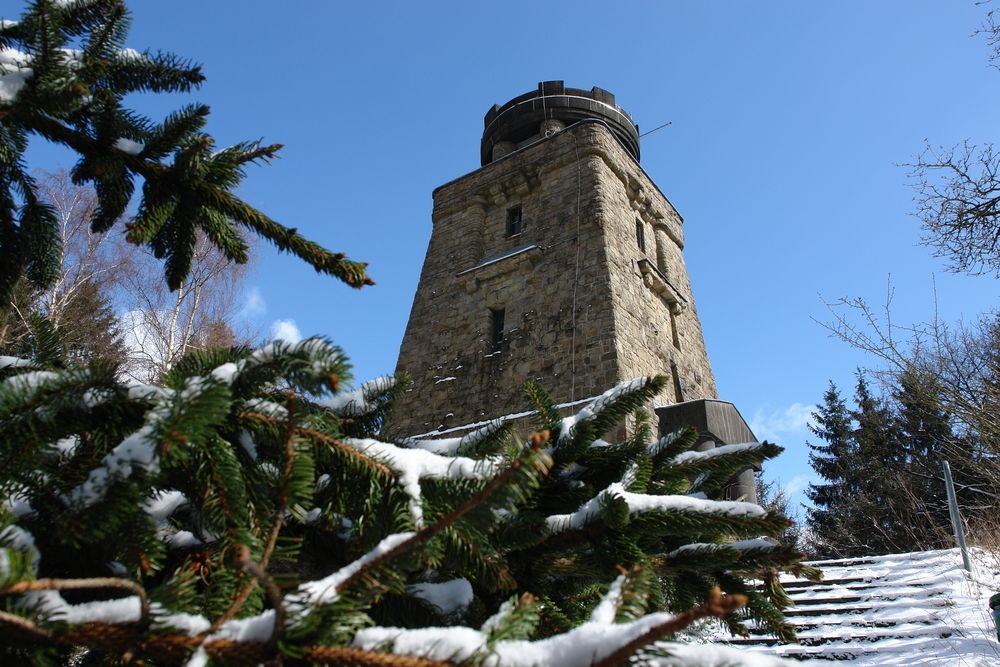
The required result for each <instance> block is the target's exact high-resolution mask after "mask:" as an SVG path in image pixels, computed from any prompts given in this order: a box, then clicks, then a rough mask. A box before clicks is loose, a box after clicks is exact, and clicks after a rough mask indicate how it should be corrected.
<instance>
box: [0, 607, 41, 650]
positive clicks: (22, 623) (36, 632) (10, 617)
mask: <svg viewBox="0 0 1000 667" xmlns="http://www.w3.org/2000/svg"><path fill="white" fill-rule="evenodd" d="M0 624H4V625H8V626H12V627H14V628H17V631H18V632H21V633H23V634H25V635H27V636H28V637H29V638H30V639H31V640H32V641H34V642H37V643H39V644H42V645H48V646H50V645H52V644H53V643H54V638H53V636H52V634H51V633H49V632H46V631H45V630H43V629H42V628H40V627H38V626H37V625H35V624H34V623H32V622H31V621H29V620H28V619H26V618H24V617H22V616H17V615H16V614H10V613H7V612H5V611H0Z"/></svg>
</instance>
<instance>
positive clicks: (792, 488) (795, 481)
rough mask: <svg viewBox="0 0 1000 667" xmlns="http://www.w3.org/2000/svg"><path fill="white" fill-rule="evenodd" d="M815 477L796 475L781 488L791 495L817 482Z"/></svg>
mask: <svg viewBox="0 0 1000 667" xmlns="http://www.w3.org/2000/svg"><path fill="white" fill-rule="evenodd" d="M815 477H816V476H815V475H796V476H795V477H793V478H792V481H790V482H788V483H787V484H783V485H782V487H781V488H782V489H784V491H785V493H786V494H787V495H788V496H789V497H791V496H794V495H795V494H797V493H801V492H802V491H804V490H805V488H806V487H807V486H809V485H810V484H812V483H813V482H815V481H816V479H815Z"/></svg>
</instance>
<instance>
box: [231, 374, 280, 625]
mask: <svg viewBox="0 0 1000 667" xmlns="http://www.w3.org/2000/svg"><path fill="white" fill-rule="evenodd" d="M294 397H295V395H294V394H293V393H292V392H289V393H288V400H287V402H286V405H287V408H286V409H287V411H288V416H287V419H286V423H287V429H286V435H285V462H284V466H283V468H282V483H281V493H280V495H279V498H278V505H277V507H275V510H274V518H273V523H272V524H271V531H270V533H269V534H268V537H267V543H266V544H265V545H264V550H263V552H262V553H261V557H260V563H259V564H258V563H254V562H253V561H252V560H251V559H250V550H249V548H248V547H247V546H246V545H239V546H238V547H237V551H236V562H237V563H238V564H239V565H240V567H241V568H242V569H244V570H247V571H248V572H250V574H252V575H253V576H254V579H252V580H250V581H248V582H247V583H246V584H244V585H243V588H242V589H240V591H239V593H237V594H236V597H235V598H234V599H233V603H232V604H231V605H229V608H228V609H226V611H225V612H223V614H222V615H221V616H219V618H217V619H215V621H214V622H213V623H212V629H213V630H215V629H218V628H219V626H221V625H222V624H223V623H225V622H226V621H228V620H229V619H231V618H233V617H234V616H235V615H236V614H238V613H239V612H240V610H241V609H242V608H243V605H244V604H246V601H247V599H248V598H249V597H250V594H251V593H252V592H253V589H254V587H255V586H256V585H257V582H258V581H259V582H260V584H261V585H262V586H264V590H265V591H266V592H267V595H268V598H269V599H271V604H272V605H274V608H275V610H276V611H275V616H276V617H275V630H274V631H275V633H277V632H279V629H278V628H279V623H278V618H277V615H278V613H279V612H278V611H277V610H279V609H280V610H281V611H280V615H281V621H282V622H281V626H283V625H284V616H285V611H284V607H283V606H282V605H281V591H280V590H279V589H278V588H277V586H275V585H274V582H273V581H272V580H271V578H270V577H269V576H268V574H267V566H268V564H269V563H270V560H271V554H272V553H274V548H275V546H276V545H277V544H278V537H279V536H280V535H281V528H282V526H284V523H285V512H286V511H287V510H288V493H287V490H286V488H285V485H286V484H287V481H288V477H289V475H290V474H291V472H292V457H293V456H294V455H295V418H294V415H295V401H294ZM255 414H256V413H255ZM269 586H270V587H269ZM272 589H273V590H272ZM273 641H277V639H274V640H273Z"/></svg>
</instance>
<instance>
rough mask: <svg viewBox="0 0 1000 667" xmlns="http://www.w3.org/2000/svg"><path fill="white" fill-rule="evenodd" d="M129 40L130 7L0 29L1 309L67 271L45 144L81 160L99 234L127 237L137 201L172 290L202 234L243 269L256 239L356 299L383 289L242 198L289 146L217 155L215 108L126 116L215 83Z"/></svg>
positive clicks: (39, 9)
mask: <svg viewBox="0 0 1000 667" xmlns="http://www.w3.org/2000/svg"><path fill="white" fill-rule="evenodd" d="M128 26H129V15H128V12H127V10H126V8H125V4H124V3H123V2H122V1H121V0H73V1H71V2H65V1H58V2H57V1H55V0H38V1H36V2H32V3H30V4H29V5H28V7H27V9H26V11H25V13H24V15H23V16H22V17H21V18H20V20H18V21H3V22H2V23H0V76H2V77H3V83H4V85H3V86H2V87H0V302H6V301H7V299H8V298H9V296H10V294H11V292H12V290H13V289H14V285H15V284H16V283H17V281H18V279H19V278H21V277H22V276H23V277H26V278H27V279H28V280H29V281H30V282H31V283H32V284H33V285H34V286H35V287H36V288H44V287H46V286H47V285H48V284H49V283H50V282H51V281H52V280H53V279H54V278H55V276H56V272H57V271H58V256H59V243H60V239H59V233H58V224H57V221H56V219H55V215H54V212H53V210H52V206H51V205H50V204H49V203H48V202H46V201H45V199H44V198H43V197H42V196H41V195H40V194H39V190H38V187H37V186H36V184H35V181H34V179H33V178H32V176H31V174H30V173H29V170H28V167H27V165H26V163H25V155H26V151H27V150H28V146H29V144H30V141H31V139H32V138H40V139H44V140H47V141H50V142H53V143H56V144H59V145H62V146H65V147H67V148H69V149H70V150H72V151H74V152H75V153H76V154H77V155H78V156H79V159H78V161H77V163H76V165H75V166H74V167H73V170H72V177H73V180H74V182H76V183H92V184H93V185H94V187H95V189H96V191H97V195H98V198H99V202H100V205H99V207H98V210H97V212H96V214H95V216H94V218H93V220H92V221H91V226H92V228H93V229H94V230H95V231H98V232H106V231H108V230H109V229H111V228H112V227H113V226H114V225H115V224H117V223H118V221H119V220H120V219H121V218H122V216H123V215H124V213H125V212H126V208H127V207H128V206H129V204H130V202H132V201H133V195H135V198H137V199H138V208H137V213H136V214H135V215H134V216H133V217H132V219H131V221H130V222H129V223H128V224H127V225H126V228H127V231H128V239H129V240H130V241H131V242H133V243H136V244H141V245H145V246H147V247H148V248H150V250H152V252H153V253H154V254H155V255H156V257H157V258H160V259H163V260H164V273H165V278H166V281H167V283H168V285H169V286H170V287H171V289H176V288H177V287H178V286H179V285H180V284H181V282H182V281H183V280H184V278H185V277H186V276H187V274H188V272H189V271H190V268H191V259H192V252H193V249H194V247H195V243H196V240H197V235H198V233H199V232H202V233H204V234H205V236H206V237H207V238H208V239H209V240H210V241H211V242H212V243H213V244H214V245H215V246H216V247H218V248H219V249H220V251H222V252H223V254H224V255H225V256H226V257H227V258H228V259H229V260H230V261H234V262H245V261H246V260H247V244H246V242H245V241H244V240H243V237H242V234H243V233H245V232H252V233H254V234H257V235H259V236H261V237H262V238H264V239H266V240H267V241H269V242H270V243H272V244H274V245H275V246H277V247H278V248H279V249H280V250H283V251H288V252H291V253H293V254H295V255H296V256H298V257H299V258H301V259H303V260H304V261H306V262H307V263H309V264H310V265H311V266H313V267H314V268H315V269H316V270H317V271H320V272H323V273H327V274H330V275H333V276H336V277H337V278H340V279H341V280H343V281H344V282H346V283H347V284H349V285H352V286H355V287H360V286H362V285H365V284H370V283H371V280H370V279H369V278H368V276H367V275H366V273H365V267H364V264H360V263H358V262H353V261H350V260H348V259H346V258H345V257H344V256H343V255H341V254H334V253H331V252H329V251H327V250H325V249H324V248H322V247H320V246H319V245H317V244H315V243H313V242H311V241H308V240H307V239H305V238H304V237H302V236H301V235H300V234H298V232H297V231H296V230H295V229H293V228H288V227H285V226H283V225H281V224H279V223H277V222H275V221H274V220H271V219H270V218H268V217H267V216H266V215H264V214H263V213H261V212H260V211H258V210H257V209H255V208H254V207H252V206H250V205H248V204H247V203H246V202H244V201H242V200H241V199H240V198H239V197H237V196H236V195H235V194H234V191H235V189H236V188H237V187H238V186H239V184H240V182H241V181H242V180H243V178H244V175H245V174H244V171H245V168H246V167H247V165H250V164H254V163H260V162H268V161H270V160H271V159H272V158H274V157H275V155H276V153H277V152H278V150H279V149H280V148H281V146H280V145H277V144H271V145H263V144H261V143H260V142H243V143H239V144H236V145H233V146H229V147H225V148H219V147H217V146H216V145H215V141H214V139H213V138H212V136H211V135H210V134H208V133H207V132H205V125H206V122H207V120H208V115H209V108H208V107H207V106H205V105H199V104H195V105H190V106H186V107H184V108H182V109H179V110H178V111H176V112H174V113H172V114H170V115H169V116H168V117H167V118H165V119H164V120H163V121H160V122H157V121H154V120H153V119H151V118H147V117H145V116H143V115H142V114H139V113H137V112H136V111H135V110H133V109H129V108H127V107H126V106H125V105H124V102H125V98H126V96H128V95H129V94H131V93H141V92H154V93H155V92H177V91H188V90H191V89H192V88H194V87H196V86H198V85H199V84H200V83H201V82H202V81H203V80H204V76H203V75H202V73H201V68H200V67H198V66H196V65H193V64H191V63H189V62H186V61H184V60H182V59H180V58H178V57H177V56H175V55H173V54H170V53H153V52H150V51H145V52H142V53H139V52H137V51H135V50H133V49H129V48H126V45H125V40H126V36H127V34H128ZM140 183H141V189H139V191H138V192H136V190H137V187H136V186H137V185H139V184H140Z"/></svg>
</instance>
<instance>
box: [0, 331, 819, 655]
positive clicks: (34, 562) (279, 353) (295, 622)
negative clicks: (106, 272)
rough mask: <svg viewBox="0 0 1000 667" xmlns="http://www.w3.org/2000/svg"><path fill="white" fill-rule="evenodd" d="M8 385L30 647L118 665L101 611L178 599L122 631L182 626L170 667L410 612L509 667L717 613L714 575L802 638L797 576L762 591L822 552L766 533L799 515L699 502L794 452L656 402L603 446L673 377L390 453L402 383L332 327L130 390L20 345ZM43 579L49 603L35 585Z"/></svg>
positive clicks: (405, 619)
mask: <svg viewBox="0 0 1000 667" xmlns="http://www.w3.org/2000/svg"><path fill="white" fill-rule="evenodd" d="M0 377H2V378H3V379H2V380H0V429H2V430H3V432H4V433H5V435H9V436H10V437H5V438H4V440H3V443H2V445H0V469H2V470H3V474H2V475H0V494H2V497H3V498H6V499H7V500H6V502H5V504H4V505H3V508H4V509H3V510H2V511H0V526H2V528H0V549H2V550H3V551H2V553H3V558H2V559H0V563H2V565H3V566H2V568H0V577H2V583H0V605H2V607H0V639H2V640H3V641H2V643H3V644H4V645H5V646H8V647H9V648H6V649H2V650H3V651H7V653H6V654H5V655H7V657H9V658H11V659H14V658H15V657H17V658H19V659H20V658H24V657H25V656H27V657H28V658H29V659H31V660H35V661H39V663H40V664H54V663H57V662H59V661H61V660H64V659H65V658H66V656H67V655H68V654H67V652H66V649H65V647H63V648H60V646H63V644H64V643H65V642H66V641H67V640H65V639H60V638H61V637H68V636H69V635H67V634H66V633H75V634H73V635H72V636H73V637H75V639H74V640H72V641H69V642H68V643H70V644H73V643H76V644H82V645H84V646H89V647H90V648H91V650H92V652H91V654H90V655H92V656H95V657H96V656H100V655H104V653H103V652H106V654H107V656H112V655H117V654H119V651H120V650H122V649H120V648H119V647H118V646H117V645H116V644H114V642H113V641H111V640H110V639H108V638H107V637H104V636H98V635H95V634H94V633H93V632H91V631H90V629H91V628H95V627H97V626H94V623H97V622H99V621H101V620H102V619H103V618H104V616H102V612H101V611H100V606H98V607H88V604H90V603H91V602H96V601H108V600H111V599H113V598H120V597H122V595H123V593H124V594H126V595H134V594H135V592H136V591H142V593H143V596H144V598H145V599H147V600H149V601H151V602H152V603H153V604H152V605H151V606H150V605H149V604H145V605H143V604H140V605H139V606H138V607H133V611H132V612H129V613H128V614H126V620H128V621H130V623H131V625H127V626H122V627H123V628H124V627H128V628H131V630H126V632H139V633H141V634H143V633H145V634H147V635H148V636H149V637H150V638H157V639H156V640H155V641H152V643H147V644H144V646H146V648H144V649H142V650H143V651H144V652H146V653H147V655H146V657H147V659H149V660H152V661H154V662H156V661H167V662H169V660H170V658H169V656H170V655H174V656H176V655H187V654H191V653H192V652H195V651H200V650H207V651H208V653H209V654H211V655H217V656H219V657H220V658H221V656H223V655H228V656H229V658H230V659H235V658H234V656H235V655H236V654H235V653H226V651H233V650H236V649H227V648H226V647H227V646H230V644H227V643H226V642H227V641H228V638H231V637H233V636H237V633H238V630H237V628H239V627H244V626H246V625H247V624H251V625H254V624H255V625H256V626H258V627H260V628H263V629H261V630H259V631H258V632H257V633H256V634H253V635H252V636H251V637H249V638H244V639H242V640H240V641H239V642H237V644H238V645H239V646H243V648H240V649H239V651H244V652H245V651H250V654H252V655H256V656H262V657H259V658H257V659H260V660H263V659H265V658H266V656H268V655H272V656H273V655H277V654H278V653H281V654H284V655H286V656H289V657H291V656H300V657H301V656H304V655H306V654H310V655H312V653H310V652H311V651H312V652H316V651H327V650H333V648H329V647H346V646H347V645H348V644H351V643H353V644H354V645H355V646H359V645H360V646H368V644H367V643H366V642H367V641H369V639H366V638H368V637H370V636H372V635H371V633H376V634H377V633H379V632H383V631H385V630H386V628H385V626H386V625H392V626H396V627H398V628H403V627H409V628H414V629H415V630H416V629H417V628H427V627H433V626H442V625H455V624H458V625H461V624H472V625H473V627H478V626H481V629H480V630H473V629H471V628H467V629H466V631H468V632H473V633H476V634H475V636H476V637H479V638H480V639H479V640H477V641H481V646H480V648H479V649H477V650H478V651H481V652H482V655H486V654H488V653H489V652H490V651H501V652H502V651H503V650H509V649H507V648H505V647H508V646H513V644H512V643H511V642H514V641H516V640H518V641H529V642H537V641H539V640H541V639H543V638H545V637H555V636H559V635H561V634H562V633H567V632H570V633H572V632H576V630H574V628H577V627H578V626H579V627H583V626H586V624H588V623H602V624H608V623H610V624H614V625H615V626H616V627H618V626H620V627H621V628H622V631H623V632H626V629H627V628H628V627H629V625H630V624H633V623H646V622H647V615H648V614H650V613H654V614H655V613H658V611H657V610H662V611H670V612H675V613H681V612H684V613H689V612H690V611H691V609H692V608H695V609H701V608H702V607H705V608H706V609H707V608H709V607H708V605H709V604H710V598H709V597H708V592H709V590H710V589H711V588H713V587H721V588H723V589H724V590H727V591H729V592H731V593H732V592H736V593H745V594H746V595H748V597H749V600H750V603H749V606H748V608H747V610H746V611H745V612H744V613H743V614H742V615H736V614H734V613H733V610H734V609H735V606H736V604H738V603H736V602H733V604H731V605H730V606H729V607H726V608H725V609H721V608H720V609H718V610H716V611H714V612H711V613H713V614H719V615H723V614H726V615H727V623H729V624H730V625H731V627H733V628H735V629H738V630H742V628H743V624H744V623H745V622H746V621H747V620H748V619H749V620H754V621H756V622H758V623H759V624H761V625H763V626H764V627H768V628H770V629H771V630H772V631H773V632H776V633H777V634H778V635H779V636H781V637H783V638H785V639H788V638H791V637H790V635H789V631H788V629H787V627H786V626H785V625H784V623H783V620H782V619H781V617H780V612H779V611H777V610H778V608H779V607H780V606H781V604H782V603H786V602H787V598H785V597H784V594H783V591H781V589H780V586H776V587H772V588H770V589H767V590H764V591H754V590H753V589H752V588H751V587H750V585H749V584H748V583H746V582H747V581H748V580H749V579H751V578H757V577H763V576H764V575H765V573H769V572H770V573H773V572H777V571H780V570H782V569H786V570H795V569H796V567H797V560H798V557H799V556H798V554H796V553H794V552H792V551H790V550H789V549H787V548H782V547H778V546H776V545H775V544H773V543H771V542H768V541H764V540H760V539H757V538H759V537H760V536H763V535H777V534H780V532H781V531H782V530H783V529H784V527H785V525H786V523H787V522H786V520H785V519H784V518H783V517H781V516H780V515H776V514H773V513H770V514H769V513H767V512H765V511H764V510H762V509H761V508H759V507H758V506H756V505H753V504H750V503H742V502H722V501H712V500H709V499H707V498H706V497H705V495H704V492H703V491H697V492H693V493H694V495H685V491H684V490H691V489H694V488H695V487H694V485H693V484H692V482H693V481H694V479H695V478H697V479H698V480H701V481H700V482H699V486H698V488H700V489H721V488H722V486H723V483H722V482H718V481H710V480H715V478H716V477H719V476H722V477H731V476H732V472H733V470H735V469H737V468H739V467H742V466H745V465H747V464H749V463H755V462H759V461H760V460H762V459H764V458H766V457H768V456H770V455H773V454H774V453H776V451H777V450H776V449H775V448H774V447H773V446H770V445H766V444H765V445H748V446H741V447H737V448H733V449H729V450H726V449H724V448H723V449H722V451H721V453H715V454H712V453H711V452H690V451H688V450H689V449H690V447H691V445H693V443H694V442H695V438H694V437H692V436H691V434H689V433H686V432H684V433H678V434H674V435H672V436H669V437H667V438H663V439H660V440H653V441H651V442H650V438H649V429H648V427H647V425H648V419H647V418H645V417H644V416H643V415H642V414H641V412H640V413H638V414H636V415H635V416H634V421H633V423H634V425H635V430H634V433H632V434H627V435H626V437H625V439H624V440H623V441H622V442H618V443H615V442H609V441H607V440H604V439H602V437H601V436H604V437H607V435H608V432H609V431H610V432H620V431H619V430H618V428H617V424H616V423H615V422H614V420H613V419H612V418H611V417H610V415H614V416H616V417H619V418H621V417H624V416H627V415H628V414H629V412H630V411H632V410H634V409H635V408H636V406H639V405H641V404H643V403H644V402H646V401H647V400H649V399H650V398H651V397H652V396H654V395H655V394H656V393H657V392H658V391H659V389H660V388H661V386H662V382H663V380H662V378H654V379H643V380H638V381H636V382H633V383H626V384H624V385H622V386H620V387H618V388H616V389H614V390H612V391H610V392H608V393H606V394H605V395H604V396H602V397H600V398H598V399H597V400H595V401H594V402H593V403H592V404H591V405H589V406H587V407H585V408H584V409H583V410H581V411H580V412H579V413H577V414H576V415H572V416H570V417H567V418H561V419H560V423H559V425H558V426H559V430H558V431H554V432H553V431H549V432H548V434H546V433H545V432H539V433H537V434H535V435H534V436H532V438H531V441H530V442H529V443H525V444H522V445H520V446H515V445H514V444H513V442H514V440H513V437H514V436H512V435H510V433H509V430H508V429H507V428H505V427H501V426H499V425H490V426H488V427H487V428H485V429H482V430H480V431H477V432H474V433H471V434H469V435H467V436H465V437H462V438H455V439H452V440H443V441H409V442H404V443H400V444H396V445H394V444H391V443H388V442H383V441H381V440H380V439H379V436H378V434H377V432H376V431H374V430H370V429H372V428H377V427H378V426H379V425H381V424H382V423H383V419H384V415H385V413H386V411H387V410H388V409H389V406H390V404H391V397H392V396H394V395H396V394H397V393H398V391H399V384H398V383H396V382H394V381H393V380H392V379H388V378H384V379H380V380H376V381H374V382H370V383H365V384H364V385H362V386H361V387H360V388H359V389H357V390H355V391H351V392H347V391H344V390H343V389H342V386H343V383H344V382H346V381H347V379H348V378H349V369H348V366H347V364H346V362H345V360H344V357H343V354H342V353H341V351H340V350H339V349H338V348H336V347H335V346H333V345H330V344H329V343H328V342H326V341H324V340H322V339H310V340H306V341H302V342H300V343H296V344H288V343H283V342H277V343H273V344H271V345H269V346H267V347H266V348H263V349H261V350H257V351H253V350H249V349H240V348H237V349H232V350H228V351H221V350H215V351H211V352H200V353H197V354H194V355H192V356H190V357H188V358H186V359H184V360H183V361H182V362H181V363H179V364H177V365H176V366H175V367H174V368H173V369H172V370H171V371H170V372H169V373H168V374H167V375H166V376H165V377H164V381H163V384H162V385H160V386H153V385H140V386H132V387H128V386H124V385H122V384H120V383H119V381H118V380H117V379H116V376H115V373H114V368H113V367H109V366H106V365H104V366H102V365H101V364H99V363H95V364H92V365H91V366H90V367H86V368H77V369H62V370H60V369H52V370H42V369H40V368H39V367H38V366H37V365H33V364H32V363H30V362H22V361H17V360H14V359H12V358H6V359H5V360H4V361H3V368H0ZM531 391H532V392H533V393H534V394H535V395H536V396H537V397H538V399H539V400H540V401H541V402H543V403H545V402H546V401H547V400H548V399H547V398H546V397H545V395H544V393H543V392H542V391H541V390H540V389H538V388H537V387H536V388H533V389H532V390H531ZM540 414H541V415H542V416H541V419H542V421H543V423H544V422H545V420H546V419H549V425H552V422H551V418H552V415H551V414H550V415H549V416H548V417H546V416H545V414H544V411H543V412H542V413H540ZM511 452H516V453H515V454H513V455H511ZM470 455H471V456H472V457H470ZM678 488H682V489H684V490H682V491H680V492H679V493H674V492H671V493H664V492H663V491H664V490H666V489H678ZM734 540H737V541H735V542H734ZM739 540H743V541H742V542H741V541H739ZM620 572H626V573H627V574H626V575H624V576H621V577H620V578H619V579H618V580H616V581H615V583H614V584H613V585H611V586H610V588H609V586H608V582H609V581H611V580H613V579H614V578H615V577H616V576H617V575H618V574H619V573H620ZM35 580H42V581H40V583H39V584H38V585H39V586H41V587H42V588H43V589H45V590H46V591H47V592H46V594H45V596H43V597H39V596H37V595H34V596H33V597H32V596H27V597H26V596H25V595H24V594H21V593H19V592H18V591H19V590H20V589H19V588H18V587H19V586H24V585H28V584H29V583H30V582H32V581H35ZM67 582H71V583H67ZM109 582H110V583H109ZM455 585H457V586H458V588H459V589H460V590H462V591H464V592H463V593H462V594H461V595H460V596H459V600H458V602H457V603H455V605H452V606H451V607H448V605H446V607H448V608H441V607H438V606H437V604H436V603H434V602H432V600H433V598H427V597H424V593H420V592H419V591H423V590H425V589H427V587H430V588H431V589H433V587H434V586H455ZM109 586H111V588H108V587H109ZM70 588H72V590H70ZM515 590H516V591H518V595H517V597H514V598H511V597H510V596H511V593H512V592H514V591H515ZM453 597H454V595H453ZM732 600H733V601H735V600H736V599H735V598H732ZM705 613H708V612H705ZM178 614H187V615H188V616H177V615H178ZM60 617H68V618H73V619H75V620H73V621H71V622H69V623H61V622H59V620H58V619H59V618H60ZM115 618H116V619H117V620H115V621H112V623H116V622H121V616H116V617H115ZM650 618H653V617H650ZM5 619H6V620H5ZM16 619H20V620H16ZM182 619H187V620H182ZM671 619H674V617H673V616H670V615H669V614H667V615H665V616H664V617H663V621H662V622H661V625H662V627H663V628H664V630H663V633H664V635H670V634H672V632H674V629H673V628H674V626H673V625H671V624H672V623H674V622H675V621H673V620H671ZM686 622H689V621H686ZM581 624H582V625H581ZM371 625H375V626H376V627H374V628H371V629H369V630H365V629H364V628H365V627H366V626H371ZM192 627H193V628H198V629H199V630H198V631H196V632H194V631H192V632H189V631H187V630H186V628H192ZM25 628H27V630H26V629H25ZM143 628H145V629H143ZM210 628H211V630H209V629H210ZM398 632H403V630H398ZM88 633H89V634H88ZM199 633H201V634H199ZM626 634H627V632H626ZM625 636H626V635H625V634H623V635H622V637H623V638H622V639H621V642H627V639H625V638H624V637H625ZM371 641H375V640H371ZM157 642H159V643H157ZM130 645H133V644H130ZM539 646H542V645H541V644H539ZM170 647H172V648H170ZM199 647H201V648H199ZM319 647H328V648H319ZM617 647H618V648H620V649H621V650H627V651H628V652H634V651H635V650H637V649H638V648H639V647H638V646H636V647H633V648H628V647H627V643H623V644H621V645H620V646H617ZM168 648H169V650H168ZM608 648H609V649H610V648H615V646H609V647H608ZM343 650H347V649H346V648H343ZM456 650H457V649H456ZM170 651H179V652H180V653H179V654H178V653H170ZM213 652H214V653H213ZM240 655H244V656H245V655H247V654H246V653H240ZM242 659H243V658H240V660H242ZM45 661H49V662H48V663H46V662H45Z"/></svg>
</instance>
